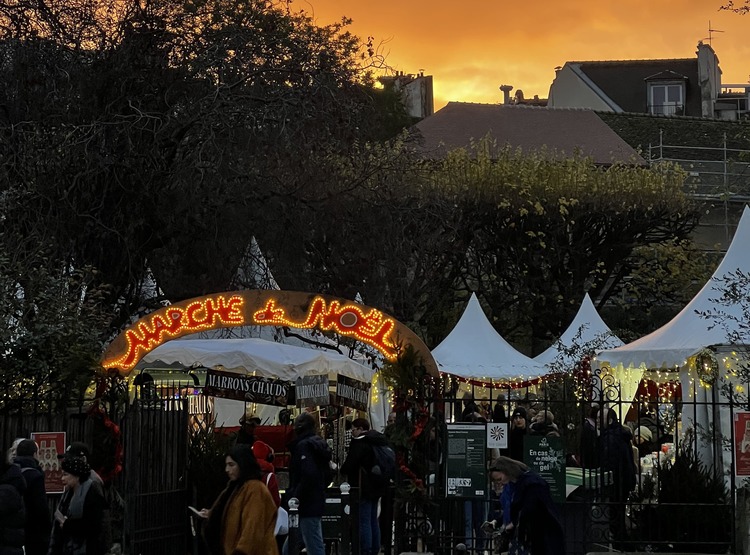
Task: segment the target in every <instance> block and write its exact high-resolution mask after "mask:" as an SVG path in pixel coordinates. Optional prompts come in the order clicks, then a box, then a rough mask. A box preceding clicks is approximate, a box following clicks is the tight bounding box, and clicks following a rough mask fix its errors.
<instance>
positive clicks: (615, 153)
mask: <svg viewBox="0 0 750 555" xmlns="http://www.w3.org/2000/svg"><path fill="white" fill-rule="evenodd" d="M415 128H416V130H417V131H419V133H420V134H421V143H420V150H421V151H422V153H423V154H424V156H425V157H427V158H440V157H442V156H443V155H444V154H445V153H446V152H448V151H449V150H453V149H456V148H461V147H468V146H469V145H470V143H471V142H472V140H475V141H476V140H480V139H482V138H484V137H485V136H487V135H488V134H489V135H490V136H491V137H492V138H494V139H495V140H496V141H497V144H498V146H499V147H502V146H504V145H511V146H512V147H513V148H521V149H522V150H523V151H524V152H539V151H541V150H543V149H544V148H545V147H546V148H547V150H548V151H549V152H550V153H555V155H556V156H557V157H558V158H560V157H562V156H570V155H572V154H573V153H574V152H576V151H580V152H581V153H582V154H584V155H586V156H590V157H591V158H593V160H594V162H595V163H597V164H612V163H613V162H624V163H637V164H643V163H644V161H643V159H642V158H641V157H640V156H639V155H638V153H637V152H636V151H635V150H634V149H633V148H632V147H630V146H629V145H628V144H627V143H626V142H625V141H623V140H622V139H621V138H620V137H619V136H618V135H617V134H616V133H615V132H614V131H612V130H611V129H610V128H609V127H608V126H607V125H606V124H605V123H604V122H603V121H602V120H601V119H600V118H599V116H597V115H596V113H594V112H593V111H591V110H580V109H566V108H540V107H532V106H519V105H503V104H471V103H464V102H449V103H448V104H447V105H446V106H445V107H444V108H442V109H440V110H438V111H437V112H435V113H434V114H433V115H432V116H430V117H427V118H425V119H423V120H422V121H420V122H419V123H418V124H417V125H416V126H415Z"/></svg>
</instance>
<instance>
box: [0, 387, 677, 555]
mask: <svg viewBox="0 0 750 555" xmlns="http://www.w3.org/2000/svg"><path fill="white" fill-rule="evenodd" d="M506 407H507V405H505V403H504V401H503V400H501V402H497V403H496V404H495V406H494V407H493V408H490V407H489V404H484V405H482V404H478V403H476V402H475V401H474V400H472V399H464V402H463V410H462V411H461V420H462V421H464V422H487V421H490V420H491V421H493V422H504V423H507V424H508V442H507V448H505V449H502V450H492V451H491V452H490V461H491V463H490V464H489V465H488V480H489V484H490V503H489V504H488V503H487V502H486V501H485V500H484V499H477V500H466V501H465V502H464V525H465V530H464V531H465V537H466V544H467V547H468V548H470V549H472V548H473V549H474V550H475V551H476V552H482V551H484V550H485V549H489V548H490V547H494V548H495V549H500V550H503V549H508V550H509V551H510V552H511V553H519V554H525V553H545V554H551V555H555V554H556V553H563V552H564V532H563V526H562V524H561V520H560V515H559V514H558V509H557V506H556V504H555V503H554V502H553V500H552V496H551V493H550V486H549V484H548V483H547V482H546V480H545V479H543V478H542V477H540V476H539V475H538V474H537V473H536V472H534V470H532V469H531V468H529V467H528V466H527V465H526V464H524V458H525V454H526V453H525V451H526V447H525V446H524V442H525V438H526V437H527V436H532V435H538V436H545V437H559V436H560V435H561V431H560V429H559V427H558V425H557V423H556V422H555V416H554V414H553V412H552V411H551V410H549V408H546V407H542V408H539V407H533V406H529V405H528V404H518V405H516V406H515V407H514V408H513V410H511V411H510V414H509V416H506V411H505V409H506ZM395 420H396V414H395V413H391V415H389V420H388V426H387V427H386V430H385V434H383V433H380V432H377V431H375V430H373V429H371V426H370V422H369V421H368V420H367V419H366V418H354V419H353V420H352V419H351V417H350V418H349V420H348V421H347V423H348V424H349V425H348V426H347V434H348V441H347V444H348V445H347V448H346V456H345V459H344V460H343V464H341V467H340V477H341V479H342V480H347V481H348V482H349V484H350V485H351V486H352V487H354V488H356V492H357V496H356V498H355V499H356V510H355V513H354V520H353V521H352V522H353V523H354V526H355V527H356V532H355V533H354V538H355V539H356V541H357V542H358V543H359V553H360V554H361V555H377V554H378V553H380V550H381V529H380V522H379V518H378V515H379V507H380V506H381V500H382V496H383V494H384V493H386V492H387V491H388V490H389V485H390V482H389V480H390V477H389V476H386V475H383V474H381V473H380V472H377V471H375V469H377V468H379V466H378V464H379V460H378V456H379V449H380V448H382V447H383V446H386V447H387V446H388V445H389V438H390V437H391V435H392V430H393V426H394V424H395ZM240 424H241V429H240V430H239V432H238V434H237V435H236V437H235V441H234V442H233V446H232V447H231V449H230V450H229V451H228V453H227V454H226V456H225V459H224V465H225V467H224V469H225V473H226V476H227V483H226V487H225V488H224V489H223V491H222V492H221V493H220V494H219V495H218V497H217V498H216V500H215V502H214V503H213V504H212V506H211V507H210V508H204V509H201V510H200V511H196V512H197V514H198V516H200V517H201V518H202V520H203V522H202V527H201V528H202V538H203V540H204V542H205V546H206V549H207V552H208V553H209V554H210V555H239V554H242V555H255V554H257V555H261V554H263V555H287V553H288V552H289V551H290V545H289V542H290V541H298V542H299V545H296V546H294V547H295V548H297V549H295V552H297V551H299V550H300V549H302V548H304V550H305V551H306V553H308V554H309V555H324V554H325V553H326V547H325V542H324V538H323V528H322V519H323V515H324V513H325V502H326V489H327V488H328V486H329V485H330V483H331V481H332V479H333V477H334V469H335V468H336V464H335V463H334V461H333V459H334V455H333V452H332V449H331V446H330V445H329V442H327V441H326V440H324V439H323V437H321V435H320V433H319V432H320V431H319V429H318V423H317V421H316V419H315V418H314V417H313V415H312V414H310V413H308V412H302V413H301V414H300V415H299V416H297V418H296V419H294V421H293V429H294V439H293V440H292V441H291V443H290V444H289V445H288V449H289V466H288V472H289V485H288V487H287V488H286V491H285V492H284V495H283V499H282V494H281V492H280V488H279V481H278V479H277V477H276V472H275V467H274V464H273V463H274V457H275V454H274V450H273V449H272V448H271V447H270V446H269V445H268V444H267V443H264V442H263V441H260V440H259V439H257V438H256V435H255V428H256V426H257V425H259V424H260V419H259V418H257V417H256V416H255V415H248V416H243V418H242V419H241V420H240ZM427 428H429V432H426V433H429V434H430V437H431V440H430V442H429V445H430V448H431V450H432V451H435V453H433V454H432V455H428V456H427V457H426V463H427V469H428V472H430V473H433V475H437V474H438V473H439V467H440V465H441V464H442V447H441V434H440V430H439V429H438V428H439V426H438V425H437V424H436V425H434V426H431V427H430V426H428V427H427ZM578 436H579V437H580V446H579V447H580V448H579V449H578V450H577V452H576V453H575V455H574V457H573V459H572V461H571V462H572V464H577V465H580V466H582V467H584V468H587V469H597V470H601V471H604V472H606V473H609V474H611V477H612V480H611V482H612V487H611V488H610V490H609V494H608V501H609V502H610V505H611V507H610V518H609V520H610V529H611V533H612V536H613V538H620V537H623V536H624V535H625V533H626V521H625V504H626V502H627V499H628V496H629V495H630V493H631V492H632V491H633V490H634V488H635V486H636V475H637V472H638V464H639V459H640V457H642V456H645V454H650V453H651V452H652V451H653V450H654V448H655V446H657V445H658V441H660V439H663V438H664V436H663V430H661V429H660V428H659V427H658V426H657V422H656V421H655V420H654V419H653V418H651V413H650V412H648V411H647V410H645V409H644V411H643V412H642V413H641V414H639V415H638V418H637V421H635V422H633V423H630V425H629V426H626V425H623V424H621V423H620V421H619V419H618V415H617V412H616V411H615V410H614V409H612V408H609V407H606V406H605V407H599V406H598V405H596V404H594V405H592V406H591V407H590V409H589V410H588V412H587V413H586V415H585V418H584V419H583V421H582V423H581V425H580V429H579V434H578ZM38 453H39V446H38V445H37V444H36V443H35V442H34V441H33V440H31V439H21V440H19V441H16V442H14V445H13V448H12V450H11V452H10V453H9V455H8V457H7V458H6V459H5V460H3V461H2V465H0V555H24V554H25V555H103V554H104V553H106V552H107V550H108V548H109V543H110V538H108V535H107V529H108V524H109V523H108V518H107V514H108V511H107V504H106V501H105V496H104V491H103V484H102V481H101V478H100V477H99V476H98V475H97V474H96V472H95V471H93V470H92V469H91V466H90V464H89V460H88V459H89V456H90V453H89V450H88V447H87V446H86V445H85V444H82V443H73V444H71V446H70V447H68V449H67V450H66V452H65V453H64V454H62V455H60V458H61V461H60V466H61V468H62V482H63V484H64V486H65V487H64V492H63V494H62V495H61V496H60V498H59V501H58V502H57V505H56V507H54V511H51V510H50V504H49V502H48V496H47V494H46V492H45V475H44V472H43V469H42V467H41V466H40V463H39V456H38ZM381 464H382V463H381ZM291 499H295V500H296V502H297V503H298V505H297V506H296V507H294V508H295V510H296V512H297V514H298V516H299V525H298V534H295V535H294V536H293V538H294V539H292V538H291V537H290V536H288V535H287V533H288V513H287V508H288V507H289V505H288V503H289V501H290V500H291ZM491 540H494V541H493V542H492V543H490V541H491Z"/></svg>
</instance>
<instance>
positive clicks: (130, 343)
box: [103, 295, 245, 370]
mask: <svg viewBox="0 0 750 555" xmlns="http://www.w3.org/2000/svg"><path fill="white" fill-rule="evenodd" d="M243 305H244V299H243V298H242V297H240V296H238V295H234V296H232V297H229V298H227V297H225V296H224V295H218V296H216V297H205V298H203V299H201V300H198V301H195V302H192V303H190V304H189V305H187V306H186V307H185V308H180V307H170V308H168V309H167V310H166V311H165V312H164V313H157V314H155V315H153V316H151V317H150V318H149V317H146V318H144V319H143V320H142V321H141V322H139V323H138V325H137V326H136V327H135V328H134V329H129V330H127V331H126V332H125V342H126V345H127V347H126V350H125V354H124V355H123V356H121V357H119V358H116V359H111V360H107V361H104V363H103V366H104V367H105V368H115V367H118V368H122V369H124V370H130V369H131V368H133V367H134V366H135V365H136V364H137V363H138V360H140V356H141V351H143V352H149V351H151V350H153V349H155V348H156V347H158V346H159V345H161V344H162V343H164V342H165V341H168V340H170V339H172V338H173V337H177V336H179V335H183V334H186V333H196V332H199V331H202V330H206V329H211V328H214V327H216V326H217V325H232V326H241V325H244V323H245V317H244V315H243Z"/></svg>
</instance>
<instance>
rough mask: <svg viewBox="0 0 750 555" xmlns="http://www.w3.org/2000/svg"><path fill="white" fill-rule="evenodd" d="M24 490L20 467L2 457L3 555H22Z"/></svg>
mask: <svg viewBox="0 0 750 555" xmlns="http://www.w3.org/2000/svg"><path fill="white" fill-rule="evenodd" d="M25 491H26V482H25V480H24V479H23V475H22V473H21V469H20V468H19V467H18V465H15V464H13V463H11V462H9V461H7V460H6V459H5V457H3V459H2V461H0V553H2V554H3V555H23V544H24V520H25V518H26V512H25V510H24V506H23V495H24V492H25Z"/></svg>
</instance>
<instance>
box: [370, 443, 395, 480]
mask: <svg viewBox="0 0 750 555" xmlns="http://www.w3.org/2000/svg"><path fill="white" fill-rule="evenodd" d="M370 447H371V448H372V454H373V457H374V464H373V466H372V468H371V469H370V474H372V475H373V476H379V477H381V478H382V479H383V481H390V480H393V479H394V478H395V477H396V452H395V451H394V450H393V448H392V447H391V446H390V445H388V444H387V443H384V442H378V443H373V442H370Z"/></svg>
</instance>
